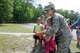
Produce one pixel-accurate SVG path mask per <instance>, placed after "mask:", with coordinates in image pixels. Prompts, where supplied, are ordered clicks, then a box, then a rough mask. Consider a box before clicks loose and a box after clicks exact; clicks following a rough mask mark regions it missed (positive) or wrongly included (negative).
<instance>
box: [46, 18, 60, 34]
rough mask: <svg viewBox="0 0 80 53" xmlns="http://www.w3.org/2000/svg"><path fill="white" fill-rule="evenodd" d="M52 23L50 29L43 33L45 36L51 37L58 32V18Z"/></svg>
mask: <svg viewBox="0 0 80 53" xmlns="http://www.w3.org/2000/svg"><path fill="white" fill-rule="evenodd" d="M52 23H53V25H52V27H51V28H50V29H47V30H46V31H45V34H46V35H53V34H55V33H56V32H57V31H58V29H59V19H58V18H57V19H53V21H52Z"/></svg>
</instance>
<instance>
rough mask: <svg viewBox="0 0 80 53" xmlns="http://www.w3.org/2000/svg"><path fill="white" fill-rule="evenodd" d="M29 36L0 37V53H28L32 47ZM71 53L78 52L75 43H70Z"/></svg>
mask: <svg viewBox="0 0 80 53" xmlns="http://www.w3.org/2000/svg"><path fill="white" fill-rule="evenodd" d="M30 37H31V36H25V35H23V36H15V35H0V53H26V52H27V53H30V51H31V47H32V46H33V40H32V39H30ZM70 48H71V51H72V53H76V52H80V50H79V49H78V48H77V47H76V42H75V41H72V43H71V46H70Z"/></svg>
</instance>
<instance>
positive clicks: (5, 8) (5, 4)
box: [0, 0, 13, 23]
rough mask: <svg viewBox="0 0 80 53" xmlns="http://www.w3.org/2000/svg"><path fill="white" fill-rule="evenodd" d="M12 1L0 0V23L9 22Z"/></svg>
mask: <svg viewBox="0 0 80 53" xmlns="http://www.w3.org/2000/svg"><path fill="white" fill-rule="evenodd" d="M12 12H13V1H12V0H0V23H2V22H7V23H8V22H10V21H11V19H12V17H13V14H12Z"/></svg>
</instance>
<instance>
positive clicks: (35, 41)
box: [32, 35, 37, 51]
mask: <svg viewBox="0 0 80 53" xmlns="http://www.w3.org/2000/svg"><path fill="white" fill-rule="evenodd" d="M33 38H34V47H33V50H32V51H35V48H36V44H37V37H36V35H33Z"/></svg>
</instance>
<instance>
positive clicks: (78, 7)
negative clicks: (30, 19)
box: [34, 0, 80, 13]
mask: <svg viewBox="0 0 80 53" xmlns="http://www.w3.org/2000/svg"><path fill="white" fill-rule="evenodd" d="M49 2H52V3H54V5H55V8H56V9H63V10H74V11H76V12H77V11H78V12H79V13H80V0H34V3H35V4H42V6H43V7H44V6H46V5H48V3H49Z"/></svg>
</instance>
